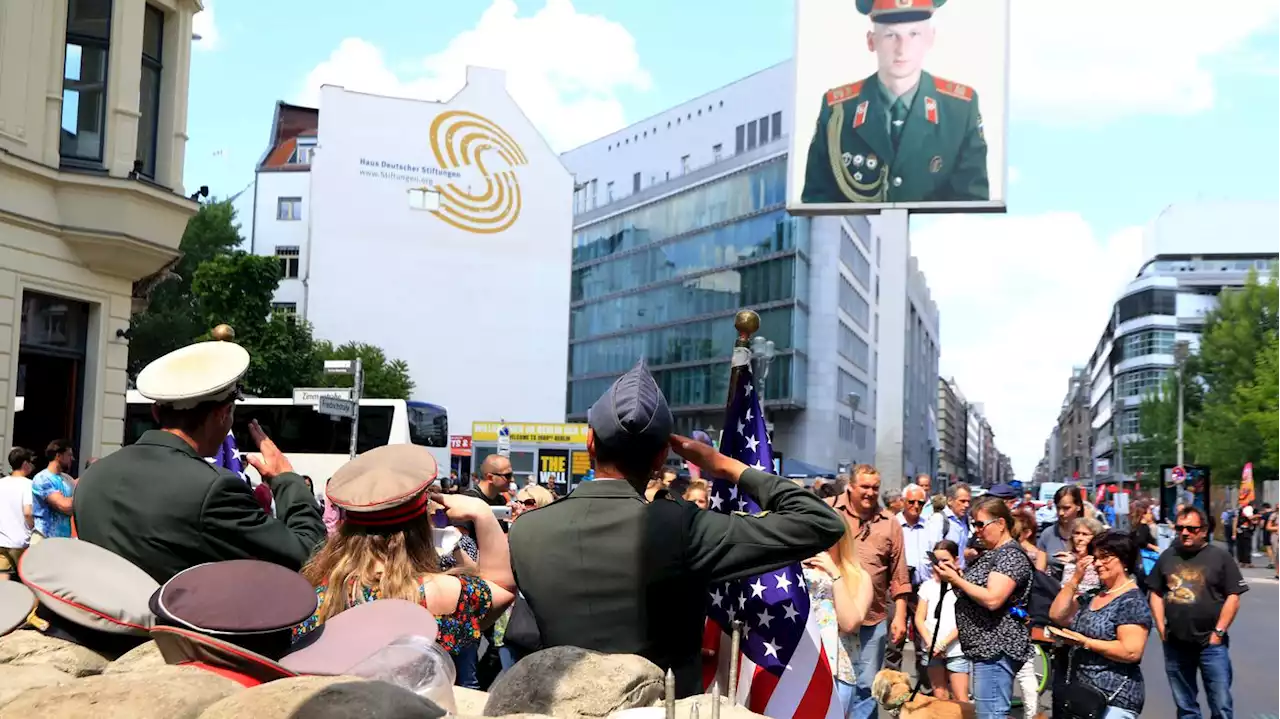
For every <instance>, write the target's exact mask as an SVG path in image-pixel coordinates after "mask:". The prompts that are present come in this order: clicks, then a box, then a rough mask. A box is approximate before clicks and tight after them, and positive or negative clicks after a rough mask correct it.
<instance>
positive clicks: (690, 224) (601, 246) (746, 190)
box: [573, 160, 787, 264]
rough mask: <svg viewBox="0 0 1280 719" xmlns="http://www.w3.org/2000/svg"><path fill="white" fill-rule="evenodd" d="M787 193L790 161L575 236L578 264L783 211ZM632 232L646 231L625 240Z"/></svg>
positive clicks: (628, 214) (613, 219) (696, 190)
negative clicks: (775, 209)
mask: <svg viewBox="0 0 1280 719" xmlns="http://www.w3.org/2000/svg"><path fill="white" fill-rule="evenodd" d="M786 191H787V163H786V161H785V160H782V161H773V162H769V163H766V164H763V165H758V166H756V167H753V168H752V169H750V170H748V171H745V172H740V173H738V174H736V175H731V176H729V177H725V178H722V179H720V180H717V181H715V182H711V183H708V184H706V185H702V186H700V187H697V188H694V189H692V190H689V191H688V192H684V193H681V194H679V195H676V196H675V197H672V198H670V199H667V200H663V201H662V202H655V203H653V204H651V205H645V206H644V207H637V208H636V209H634V210H630V211H628V212H624V213H622V214H620V215H618V216H616V217H611V218H609V219H607V220H604V221H602V222H598V223H596V224H593V225H591V226H590V227H586V228H584V229H581V230H578V231H577V232H575V233H574V236H573V263H574V264H581V263H583V262H587V261H589V260H596V259H600V258H602V257H608V256H609V255H612V254H614V253H617V252H622V251H624V250H630V249H634V248H636V247H640V246H641V245H644V244H647V243H651V242H662V241H663V240H665V239H667V238H668V237H674V236H676V235H683V234H685V233H688V232H694V231H696V230H700V229H702V228H704V227H709V226H711V225H715V224H719V223H721V222H728V221H729V220H732V219H734V218H736V217H742V216H744V215H750V214H754V213H756V212H760V211H762V210H765V209H767V208H770V207H774V206H777V205H781V204H783V203H784V202H785V201H786ZM628 229H638V230H641V231H640V232H632V233H628V234H625V235H624V230H628Z"/></svg>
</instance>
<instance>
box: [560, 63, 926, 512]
mask: <svg viewBox="0 0 1280 719" xmlns="http://www.w3.org/2000/svg"><path fill="white" fill-rule="evenodd" d="M791 82H792V68H791V65H790V63H789V62H787V63H783V64H780V65H776V66H774V67H770V68H768V69H765V70H763V71H761V72H758V73H755V74H754V75H751V76H749V77H747V78H745V79H743V80H740V81H738V82H736V83H733V84H731V85H729V86H726V87H723V88H720V89H718V90H715V91H713V92H710V93H708V94H706V95H703V96H700V97H698V98H695V99H693V100H690V101H688V102H686V103H682V104H680V105H678V106H676V107H673V108H671V109H669V110H667V111H664V112H661V113H659V114H657V115H654V116H653V117H650V118H647V119H645V120H642V121H640V122H637V123H634V124H632V125H630V126H628V127H626V128H624V129H622V130H619V131H617V132H615V133H612V134H610V135H607V136H605V137H603V138H600V139H599V140H596V141H594V142H591V143H589V144H587V145H584V146H582V147H579V148H577V149H574V150H570V151H569V152H566V153H564V155H563V156H562V159H563V161H564V163H565V165H566V166H567V167H568V168H569V170H570V171H571V172H573V173H574V175H575V188H576V191H575V194H574V209H575V222H574V237H573V272H572V290H571V310H570V318H569V322H570V341H569V342H570V350H569V368H568V407H567V408H566V410H567V415H568V417H569V419H570V420H571V421H573V420H582V419H584V418H585V416H586V411H587V409H588V408H589V407H590V406H591V403H592V402H594V401H595V400H596V399H597V398H598V397H599V396H600V395H601V393H602V392H604V390H605V389H606V388H608V386H609V385H610V383H612V382H613V380H614V379H616V378H617V377H618V375H619V374H621V373H622V372H624V371H625V370H627V369H628V368H629V367H631V366H632V365H633V364H634V363H635V362H636V360H637V359H639V358H642V357H643V358H645V359H646V361H647V363H648V364H649V366H650V369H651V370H652V371H653V373H654V376H655V377H656V378H657V380H658V383H659V385H660V386H661V388H662V390H663V392H664V393H665V394H666V396H667V399H668V401H669V402H670V404H671V406H672V409H673V411H674V413H675V415H676V423H677V430H678V431H681V432H686V433H687V432H691V431H693V430H694V429H704V430H711V432H712V434H713V436H714V434H715V433H716V432H718V431H719V429H720V427H721V423H722V422H723V416H724V405H725V400H726V398H727V393H728V378H729V359H730V355H731V353H732V348H733V343H734V340H735V339H736V333H735V331H734V328H733V316H734V314H735V313H736V312H737V311H738V310H739V309H743V308H749V309H752V310H755V311H756V312H757V313H759V315H760V320H761V324H760V331H759V334H760V335H763V336H764V337H766V338H767V339H769V340H772V341H773V342H774V343H775V348H776V353H777V354H776V357H775V359H774V361H773V363H772V366H771V367H770V369H769V375H768V378H767V380H766V381H765V382H764V386H763V389H764V395H763V397H764V401H765V408H766V412H767V414H768V419H769V420H770V422H771V423H772V424H773V426H774V433H773V436H774V442H775V446H776V449H777V451H779V452H781V453H782V454H783V456H784V457H785V458H786V459H787V464H786V466H784V468H783V469H784V471H785V472H793V471H794V472H796V473H811V472H815V471H816V472H830V473H834V472H836V471H838V470H839V469H841V468H842V467H847V466H849V465H852V464H854V463H860V462H867V463H874V464H876V466H877V467H878V468H879V469H880V470H881V476H882V478H883V480H884V485H885V486H887V487H893V486H898V485H899V484H900V483H901V481H902V479H903V478H905V477H906V476H908V475H914V474H916V473H921V472H923V473H932V472H933V471H934V470H933V467H934V463H935V461H936V445H937V441H938V440H937V439H936V437H937V391H936V385H937V363H938V356H939V352H940V350H939V340H938V336H939V335H938V322H939V319H938V310H937V306H936V305H935V304H934V302H933V300H932V298H931V297H930V296H929V290H928V286H927V283H926V280H925V277H924V275H923V274H922V273H921V272H920V271H919V269H918V267H917V265H916V263H915V260H914V259H913V258H911V257H910V254H909V248H907V247H905V246H897V245H895V244H894V243H889V244H890V245H893V246H885V245H884V244H882V243H881V241H880V238H879V234H878V232H877V231H876V227H875V221H874V220H872V219H868V218H867V217H865V216H848V217H819V218H812V219H809V218H798V217H791V216H790V215H788V214H787V212H786V208H785V197H786V193H785V189H786V182H787V177H786V160H787V139H788V136H789V134H790V132H791V131H792V126H791V122H792V118H790V117H788V116H787V115H786V113H785V112H784V110H783V108H786V107H788V106H789V104H790V97H791V91H790V89H791ZM889 318H893V319H892V320H891V319H889Z"/></svg>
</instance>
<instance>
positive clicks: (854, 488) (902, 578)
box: [827, 464, 912, 719]
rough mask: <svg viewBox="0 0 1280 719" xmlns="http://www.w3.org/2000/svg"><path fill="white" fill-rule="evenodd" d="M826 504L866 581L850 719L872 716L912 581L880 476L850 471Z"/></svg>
mask: <svg viewBox="0 0 1280 719" xmlns="http://www.w3.org/2000/svg"><path fill="white" fill-rule="evenodd" d="M827 501H828V503H830V504H831V505H832V507H833V508H834V509H835V510H836V512H837V513H838V514H839V515H840V517H841V519H843V520H844V523H845V525H846V526H847V527H848V529H847V530H846V531H849V532H853V534H854V537H855V538H856V539H857V540H858V562H859V563H860V564H861V565H862V568H863V569H865V570H867V573H868V574H870V575H871V583H872V587H873V590H872V595H871V608H870V609H868V610H867V615H866V618H865V619H863V621H862V628H861V629H860V630H859V631H858V642H859V645H860V647H859V652H858V660H857V661H858V665H857V684H856V688H857V691H856V692H855V696H856V698H857V701H856V702H855V703H854V708H853V714H852V716H853V717H854V719H869V718H870V717H874V716H876V714H877V704H876V700H875V698H874V697H873V696H872V695H871V689H872V682H873V681H874V680H875V675H876V672H878V671H880V670H881V669H882V668H883V667H884V661H885V656H886V654H887V651H888V647H889V645H890V644H895V645H896V644H898V643H900V642H901V641H902V640H903V638H904V637H906V635H907V622H908V621H910V619H911V616H910V612H908V611H907V598H908V597H909V596H911V594H912V591H911V577H910V575H908V574H907V561H906V557H905V556H904V551H903V542H904V540H903V536H902V527H901V525H899V524H898V520H897V518H896V517H894V515H892V514H890V513H889V512H887V511H884V510H881V509H880V472H879V471H877V470H876V468H875V467H873V466H871V465H869V464H859V465H858V466H856V467H854V468H853V478H852V479H851V480H850V482H849V485H848V487H846V488H845V491H844V494H842V495H840V496H839V497H836V498H834V499H832V500H827Z"/></svg>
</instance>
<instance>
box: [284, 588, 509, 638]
mask: <svg viewBox="0 0 1280 719" xmlns="http://www.w3.org/2000/svg"><path fill="white" fill-rule="evenodd" d="M458 580H459V581H461V582H462V590H461V591H460V592H458V606H457V607H456V608H454V610H453V613H451V614H446V615H444V616H440V615H436V625H437V627H438V629H439V631H438V632H437V634H436V644H439V645H440V648H441V649H444V650H445V651H447V652H449V653H450V654H452V655H455V656H456V655H457V654H458V652H459V651H461V650H462V649H465V648H467V647H469V646H471V645H472V644H476V643H478V642H479V641H480V634H481V629H480V622H481V620H483V619H484V617H485V615H487V614H488V613H489V609H490V608H491V607H492V606H493V592H492V591H491V590H490V589H489V584H488V583H487V582H485V581H484V580H483V579H480V578H479V577H470V576H466V575H461V576H459V577H458ZM328 589H329V588H328V586H327V585H323V584H322V585H320V586H318V587H316V601H317V605H319V604H323V603H324V595H325V592H327V591H328ZM377 599H379V596H378V588H377V587H369V586H363V587H361V588H360V599H359V601H358V602H357V603H358V604H363V603H364V602H372V601H376V600H377ZM418 603H419V604H421V605H422V606H424V607H425V606H427V587H426V584H425V583H424V584H419V585H418ZM318 626H320V617H319V613H318V610H317V614H313V615H311V618H310V619H307V621H305V622H303V623H302V624H299V625H298V626H296V627H294V628H293V641H295V642H296V641H298V639H300V638H302V637H303V636H305V635H306V634H307V632H310V631H311V630H313V629H315V628H316V627H318Z"/></svg>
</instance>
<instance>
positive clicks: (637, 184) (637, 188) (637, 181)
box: [631, 172, 640, 192]
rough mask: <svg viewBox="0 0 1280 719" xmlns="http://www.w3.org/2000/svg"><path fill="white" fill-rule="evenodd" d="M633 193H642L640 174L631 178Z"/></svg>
mask: <svg viewBox="0 0 1280 719" xmlns="http://www.w3.org/2000/svg"><path fill="white" fill-rule="evenodd" d="M631 191H632V192H639V191H640V173H638V172H637V173H635V174H634V175H632V176H631Z"/></svg>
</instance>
